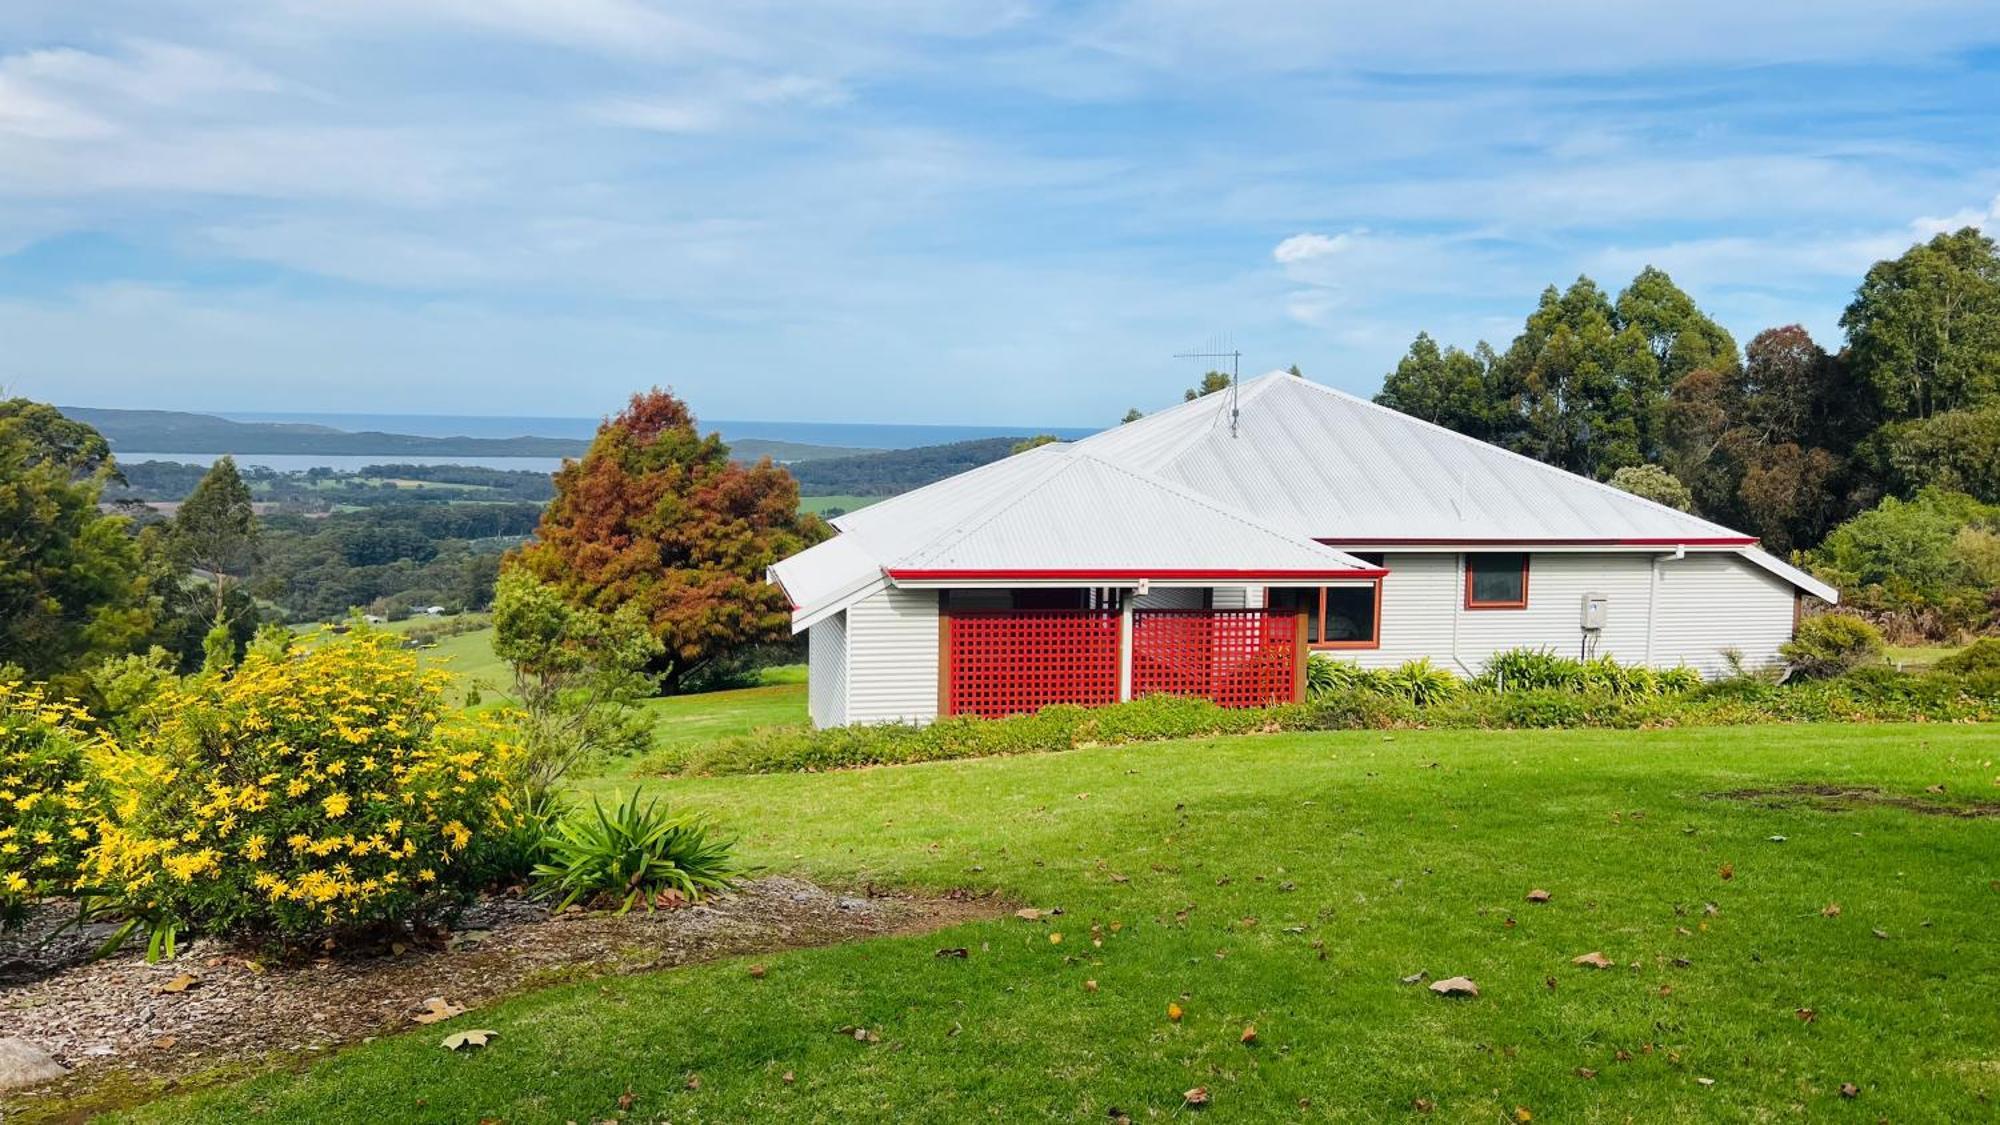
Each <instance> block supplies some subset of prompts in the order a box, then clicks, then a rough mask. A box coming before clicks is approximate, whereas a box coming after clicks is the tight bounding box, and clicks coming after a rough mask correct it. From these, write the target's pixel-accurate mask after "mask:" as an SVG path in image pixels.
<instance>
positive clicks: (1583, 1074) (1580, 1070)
mask: <svg viewBox="0 0 2000 1125" xmlns="http://www.w3.org/2000/svg"><path fill="white" fill-rule="evenodd" d="M1576 1076H1577V1077H1578V1078H1595V1077H1597V1072H1596V1071H1594V1070H1592V1069H1590V1068H1589V1067H1587V1066H1580V1067H1577V1068H1576Z"/></svg>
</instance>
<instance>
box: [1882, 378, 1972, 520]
mask: <svg viewBox="0 0 2000 1125" xmlns="http://www.w3.org/2000/svg"><path fill="white" fill-rule="evenodd" d="M1877 442H1878V443H1879V446H1880V448H1881V450H1882V452H1883V454H1884V455H1885V456H1886V457H1887V459H1888V469H1889V475H1890V482H1889V483H1890V484H1891V486H1892V487H1894V488H1895V489H1896V491H1898V492H1900V493H1903V494H1906V495H1907V494H1910V493H1915V492H1918V491H1921V490H1922V489H1925V488H1940V489H1945V490H1947V491H1951V492H1964V493H1967V494H1969V495H1971V496H1972V497H1974V498H1976V499H1978V500H1981V501H1984V502H1985V503H1988V504H1996V503H2000V403H1995V404H1989V405H1987V406H1984V407H1981V408H1980V409H1978V410H1948V411H1945V412H1943V413H1940V414H1933V415H1931V416H1930V417H1929V418H1925V419H1923V420H1921V421H1912V422H1900V423H1896V424H1894V425H1891V426H1885V427H1883V429H1882V431H1881V433H1880V434H1879V435H1878V436H1877Z"/></svg>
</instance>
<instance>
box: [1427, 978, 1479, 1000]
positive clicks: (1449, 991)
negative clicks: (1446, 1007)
mask: <svg viewBox="0 0 2000 1125" xmlns="http://www.w3.org/2000/svg"><path fill="white" fill-rule="evenodd" d="M1431 991H1432V992H1435V993H1437V994H1438V995H1439V996H1477V995H1479V986H1478V985H1476V984H1474V983H1472V978H1470V977H1446V978H1445V979H1443V980H1438V981H1432V982H1431Z"/></svg>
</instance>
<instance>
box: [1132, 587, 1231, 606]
mask: <svg viewBox="0 0 2000 1125" xmlns="http://www.w3.org/2000/svg"><path fill="white" fill-rule="evenodd" d="M1216 593H1217V594H1221V593H1222V591H1220V590H1217V591H1216ZM1207 596H1208V592H1207V591H1205V590H1203V589H1202V588H1201V587H1199V586H1155V587H1153V588H1152V589H1151V590H1148V591H1146V592H1145V593H1143V594H1140V595H1139V596H1138V597H1136V598H1133V599H1132V608H1133V609H1200V608H1201V606H1202V602H1203V601H1204V600H1206V598H1207Z"/></svg>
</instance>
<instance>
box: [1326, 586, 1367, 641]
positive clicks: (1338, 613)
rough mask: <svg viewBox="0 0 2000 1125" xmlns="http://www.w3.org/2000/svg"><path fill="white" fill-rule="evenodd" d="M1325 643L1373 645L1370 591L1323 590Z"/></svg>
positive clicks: (1332, 588)
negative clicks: (1338, 642)
mask: <svg viewBox="0 0 2000 1125" xmlns="http://www.w3.org/2000/svg"><path fill="white" fill-rule="evenodd" d="M1326 639H1327V640H1329V641H1349V642H1354V643H1361V644H1372V643H1373V642H1374V641H1375V588H1374V587H1372V586H1355V587H1348V586H1329V587H1327V591H1326Z"/></svg>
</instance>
